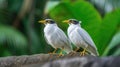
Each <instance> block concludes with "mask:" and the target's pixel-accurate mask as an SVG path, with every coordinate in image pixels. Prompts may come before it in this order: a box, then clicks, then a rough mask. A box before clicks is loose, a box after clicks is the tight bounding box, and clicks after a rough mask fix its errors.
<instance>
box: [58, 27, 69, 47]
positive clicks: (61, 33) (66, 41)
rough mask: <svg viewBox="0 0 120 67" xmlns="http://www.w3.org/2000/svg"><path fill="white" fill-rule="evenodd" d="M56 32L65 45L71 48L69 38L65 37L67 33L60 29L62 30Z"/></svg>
mask: <svg viewBox="0 0 120 67" xmlns="http://www.w3.org/2000/svg"><path fill="white" fill-rule="evenodd" d="M56 32H57V35H58V37H59V38H60V40H61V41H62V42H63V43H64V44H65V45H68V46H70V40H69V39H68V38H67V36H66V35H65V33H64V32H63V31H62V30H61V29H60V28H56Z"/></svg>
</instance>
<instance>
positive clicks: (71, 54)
mask: <svg viewBox="0 0 120 67" xmlns="http://www.w3.org/2000/svg"><path fill="white" fill-rule="evenodd" d="M78 50H79V48H78V47H77V48H76V49H75V50H74V51H73V52H72V53H70V56H73V55H74V54H75V53H76V52H77V51H78Z"/></svg>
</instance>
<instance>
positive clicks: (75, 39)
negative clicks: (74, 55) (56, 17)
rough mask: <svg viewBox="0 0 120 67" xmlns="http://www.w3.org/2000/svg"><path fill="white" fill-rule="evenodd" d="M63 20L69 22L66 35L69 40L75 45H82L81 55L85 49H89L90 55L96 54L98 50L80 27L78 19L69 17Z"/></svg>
mask: <svg viewBox="0 0 120 67" xmlns="http://www.w3.org/2000/svg"><path fill="white" fill-rule="evenodd" d="M63 22H66V23H69V27H68V30H67V33H68V37H69V39H70V40H71V42H72V43H73V44H74V45H75V46H76V47H77V49H78V48H79V47H82V48H83V49H84V50H83V52H81V54H80V55H81V56H82V55H84V54H85V51H89V52H90V53H91V55H94V56H98V51H97V48H96V46H95V43H94V42H93V40H92V38H91V37H90V35H89V34H88V33H87V32H86V31H85V30H84V29H83V28H82V27H81V25H80V21H78V20H76V19H69V20H65V21H63Z"/></svg>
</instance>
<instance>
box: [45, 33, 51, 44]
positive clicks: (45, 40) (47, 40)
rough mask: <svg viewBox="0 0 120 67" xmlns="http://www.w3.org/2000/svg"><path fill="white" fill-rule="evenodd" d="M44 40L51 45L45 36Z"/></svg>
mask: <svg viewBox="0 0 120 67" xmlns="http://www.w3.org/2000/svg"><path fill="white" fill-rule="evenodd" d="M44 38H45V41H46V42H47V43H48V44H50V43H49V42H48V40H47V38H46V36H45V35H44Z"/></svg>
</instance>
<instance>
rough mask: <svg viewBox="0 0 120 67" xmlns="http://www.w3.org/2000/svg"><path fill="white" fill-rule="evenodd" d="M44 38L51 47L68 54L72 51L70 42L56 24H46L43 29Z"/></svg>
mask: <svg viewBox="0 0 120 67" xmlns="http://www.w3.org/2000/svg"><path fill="white" fill-rule="evenodd" d="M44 36H45V38H46V40H47V42H48V44H50V45H51V46H52V47H54V48H62V47H64V50H65V51H66V52H67V53H69V52H71V51H72V47H71V44H70V41H69V40H68V38H67V36H66V35H65V33H64V32H63V31H62V30H61V29H60V28H59V27H58V26H57V24H46V25H45V28H44Z"/></svg>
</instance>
